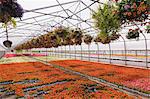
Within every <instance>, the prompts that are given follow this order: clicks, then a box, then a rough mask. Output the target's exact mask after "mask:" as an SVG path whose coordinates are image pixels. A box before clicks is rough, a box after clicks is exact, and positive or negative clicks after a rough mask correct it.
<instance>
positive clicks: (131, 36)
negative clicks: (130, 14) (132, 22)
mask: <svg viewBox="0 0 150 99" xmlns="http://www.w3.org/2000/svg"><path fill="white" fill-rule="evenodd" d="M140 32H141V31H140V30H139V29H135V30H132V29H130V30H129V32H128V34H127V36H126V37H127V39H137V38H139V34H140Z"/></svg>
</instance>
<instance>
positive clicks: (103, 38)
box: [93, 5, 121, 44]
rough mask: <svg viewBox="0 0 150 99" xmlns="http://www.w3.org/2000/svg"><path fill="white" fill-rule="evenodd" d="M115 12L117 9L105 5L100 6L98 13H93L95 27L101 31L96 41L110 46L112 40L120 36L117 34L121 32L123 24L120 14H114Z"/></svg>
mask: <svg viewBox="0 0 150 99" xmlns="http://www.w3.org/2000/svg"><path fill="white" fill-rule="evenodd" d="M115 10H116V8H115V7H114V6H112V5H103V6H99V8H98V10H97V11H96V13H93V19H94V21H95V27H96V28H97V29H99V31H100V33H99V34H98V36H97V38H96V41H99V42H101V43H102V44H108V43H110V42H111V40H116V39H118V38H117V37H118V35H117V34H115V33H117V32H118V31H119V29H120V26H121V22H120V19H119V16H118V14H115V13H114V11H115ZM114 35H115V36H114Z"/></svg>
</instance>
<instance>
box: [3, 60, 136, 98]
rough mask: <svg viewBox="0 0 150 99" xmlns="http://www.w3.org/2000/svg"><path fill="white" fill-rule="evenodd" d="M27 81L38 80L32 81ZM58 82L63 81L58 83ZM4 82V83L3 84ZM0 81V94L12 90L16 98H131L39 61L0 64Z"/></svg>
mask: <svg viewBox="0 0 150 99" xmlns="http://www.w3.org/2000/svg"><path fill="white" fill-rule="evenodd" d="M83 63H84V62H83ZM86 64H87V63H86ZM28 80H38V81H37V82H32V83H31V82H27V81H28ZM61 81H62V82H63V81H64V82H63V83H58V82H61ZM4 82H7V83H6V84H2V83H4ZM8 82H11V83H8ZM22 82H23V83H22ZM0 84H1V87H0V88H5V90H6V91H4V92H2V94H4V93H5V92H12V91H15V93H14V94H15V95H16V96H17V98H18V97H25V96H26V97H27V99H34V97H35V96H37V97H38V96H40V97H43V98H44V99H62V98H65V99H87V98H92V99H100V98H103V99H110V98H112V97H113V98H115V99H120V98H126V99H134V97H132V96H129V95H127V94H125V93H123V92H119V91H117V90H114V89H111V88H109V87H106V86H103V85H100V84H97V83H95V82H92V81H89V80H86V79H84V78H82V77H79V76H75V75H71V74H67V73H65V72H63V71H61V70H59V69H56V68H53V67H50V66H46V65H44V64H42V63H38V62H31V63H13V64H3V65H0ZM27 89H28V90H27ZM25 94H26V95H25Z"/></svg>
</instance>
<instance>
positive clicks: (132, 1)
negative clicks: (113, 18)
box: [118, 0, 150, 23]
mask: <svg viewBox="0 0 150 99" xmlns="http://www.w3.org/2000/svg"><path fill="white" fill-rule="evenodd" d="M118 14H119V16H120V19H121V22H122V23H126V22H133V21H134V22H135V21H136V22H137V21H138V22H142V21H145V20H146V19H148V15H149V14H150V3H149V1H148V0H122V1H121V2H119V3H118Z"/></svg>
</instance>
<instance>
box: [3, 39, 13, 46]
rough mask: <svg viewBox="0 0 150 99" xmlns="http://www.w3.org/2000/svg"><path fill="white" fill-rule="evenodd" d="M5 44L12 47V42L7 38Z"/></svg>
mask: <svg viewBox="0 0 150 99" xmlns="http://www.w3.org/2000/svg"><path fill="white" fill-rule="evenodd" d="M3 44H4V46H5V47H7V48H10V47H11V46H12V42H11V41H9V40H6V41H4V42H3Z"/></svg>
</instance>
